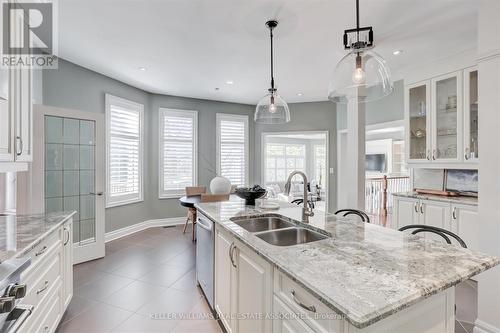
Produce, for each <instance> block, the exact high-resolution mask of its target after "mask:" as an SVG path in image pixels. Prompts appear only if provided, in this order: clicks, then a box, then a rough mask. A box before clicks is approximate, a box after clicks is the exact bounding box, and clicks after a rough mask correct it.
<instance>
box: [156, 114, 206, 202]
mask: <svg viewBox="0 0 500 333" xmlns="http://www.w3.org/2000/svg"><path fill="white" fill-rule="evenodd" d="M197 129H198V124H197V112H196V111H185V110H170V109H163V108H161V109H160V127H159V131H160V177H159V178H160V193H159V194H160V198H166V197H172V196H179V195H181V194H183V193H184V192H185V188H186V187H187V186H196V182H197V179H196V170H197V164H196V153H197V150H196V147H197V142H196V141H197Z"/></svg>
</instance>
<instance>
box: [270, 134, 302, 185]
mask: <svg viewBox="0 0 500 333" xmlns="http://www.w3.org/2000/svg"><path fill="white" fill-rule="evenodd" d="M305 160H306V146H305V145H301V144H285V143H268V144H267V145H266V183H270V182H284V181H286V178H287V177H288V175H289V174H290V173H291V172H292V171H294V170H299V171H302V172H305V167H306V165H305V164H306V162H305Z"/></svg>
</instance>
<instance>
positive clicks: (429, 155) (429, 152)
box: [426, 149, 431, 161]
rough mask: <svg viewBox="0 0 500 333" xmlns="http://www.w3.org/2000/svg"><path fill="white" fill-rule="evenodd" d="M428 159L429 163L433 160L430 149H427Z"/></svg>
mask: <svg viewBox="0 0 500 333" xmlns="http://www.w3.org/2000/svg"><path fill="white" fill-rule="evenodd" d="M426 158H427V160H428V161H430V160H431V150H430V149H427V155H426Z"/></svg>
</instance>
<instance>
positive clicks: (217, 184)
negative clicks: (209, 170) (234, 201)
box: [210, 176, 231, 194]
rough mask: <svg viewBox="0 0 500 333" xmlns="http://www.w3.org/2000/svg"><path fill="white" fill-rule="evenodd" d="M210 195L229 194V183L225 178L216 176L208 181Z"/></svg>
mask: <svg viewBox="0 0 500 333" xmlns="http://www.w3.org/2000/svg"><path fill="white" fill-rule="evenodd" d="M210 193H212V194H229V193H231V182H230V181H229V179H227V178H226V177H222V176H216V177H215V178H214V179H212V180H211V181H210Z"/></svg>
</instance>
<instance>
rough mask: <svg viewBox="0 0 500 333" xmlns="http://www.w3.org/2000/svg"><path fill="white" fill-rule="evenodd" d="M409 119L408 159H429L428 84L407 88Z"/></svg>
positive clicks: (415, 160) (414, 160) (416, 160)
mask: <svg viewBox="0 0 500 333" xmlns="http://www.w3.org/2000/svg"><path fill="white" fill-rule="evenodd" d="M406 100H407V103H408V104H407V108H408V111H407V112H408V113H407V114H408V119H409V126H408V128H409V132H408V133H407V135H408V136H409V140H408V141H409V143H410V145H409V160H411V161H413V162H418V161H426V160H429V159H430V151H429V150H430V139H429V110H430V108H429V84H428V83H423V84H418V85H414V86H412V87H409V88H408V90H407V98H406Z"/></svg>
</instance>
